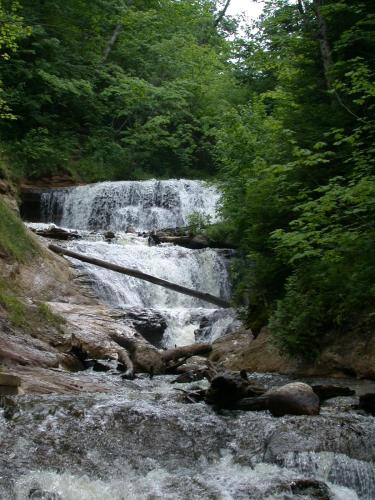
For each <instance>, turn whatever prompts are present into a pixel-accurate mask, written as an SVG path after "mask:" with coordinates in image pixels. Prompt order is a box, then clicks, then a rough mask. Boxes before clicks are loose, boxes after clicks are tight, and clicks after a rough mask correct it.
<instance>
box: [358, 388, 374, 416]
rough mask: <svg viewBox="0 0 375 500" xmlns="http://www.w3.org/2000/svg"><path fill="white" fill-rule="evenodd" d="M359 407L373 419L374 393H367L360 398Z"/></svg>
mask: <svg viewBox="0 0 375 500" xmlns="http://www.w3.org/2000/svg"><path fill="white" fill-rule="evenodd" d="M359 407H360V408H361V410H365V412H367V413H370V414H371V415H373V416H374V417H375V392H368V393H367V394H363V395H362V396H360V397H359Z"/></svg>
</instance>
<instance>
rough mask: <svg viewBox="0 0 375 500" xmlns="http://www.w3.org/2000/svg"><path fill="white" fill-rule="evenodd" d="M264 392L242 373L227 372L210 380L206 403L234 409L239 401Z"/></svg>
mask: <svg viewBox="0 0 375 500" xmlns="http://www.w3.org/2000/svg"><path fill="white" fill-rule="evenodd" d="M265 392H266V390H265V389H264V388H263V387H260V386H258V385H256V384H254V383H252V382H250V381H249V380H248V379H247V377H246V376H245V374H244V373H243V372H242V374H241V373H230V372H227V373H223V374H221V375H218V376H216V377H214V378H213V379H212V381H211V386H210V387H209V389H208V391H207V395H206V403H208V404H211V405H214V406H216V407H218V408H226V409H234V408H236V407H237V403H238V401H240V400H241V399H243V398H249V397H251V396H259V395H260V394H263V393H265Z"/></svg>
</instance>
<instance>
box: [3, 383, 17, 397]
mask: <svg viewBox="0 0 375 500" xmlns="http://www.w3.org/2000/svg"><path fill="white" fill-rule="evenodd" d="M19 393H20V391H19V388H18V387H14V386H11V385H0V396H15V395H16V394H19Z"/></svg>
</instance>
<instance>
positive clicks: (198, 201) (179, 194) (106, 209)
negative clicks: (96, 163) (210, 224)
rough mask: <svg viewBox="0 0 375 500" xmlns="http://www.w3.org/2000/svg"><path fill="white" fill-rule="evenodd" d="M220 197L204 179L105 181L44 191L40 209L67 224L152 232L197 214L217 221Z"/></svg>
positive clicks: (47, 219)
mask: <svg viewBox="0 0 375 500" xmlns="http://www.w3.org/2000/svg"><path fill="white" fill-rule="evenodd" d="M219 196H220V195H219V193H218V191H217V190H216V189H215V188H213V187H210V186H209V185H207V184H206V183H204V182H202V181H192V180H184V179H182V180H176V179H172V180H165V181H157V180H149V181H121V182H101V183H98V184H90V185H87V186H78V187H74V188H69V189H59V190H54V191H48V192H46V193H43V194H42V198H41V211H42V218H43V221H45V222H56V223H58V224H60V225H61V226H64V227H71V228H79V229H113V230H116V231H120V230H122V231H126V230H128V229H129V228H130V227H132V228H134V229H136V230H138V231H149V230H152V229H163V228H169V227H171V228H172V227H173V228H174V227H180V226H184V225H186V224H187V223H188V217H189V215H191V214H193V213H199V214H204V215H207V216H210V217H211V220H215V218H216V206H217V203H218V200H219Z"/></svg>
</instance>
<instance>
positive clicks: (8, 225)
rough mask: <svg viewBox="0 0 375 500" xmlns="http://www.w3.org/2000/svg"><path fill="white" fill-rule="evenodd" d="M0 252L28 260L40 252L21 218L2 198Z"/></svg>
mask: <svg viewBox="0 0 375 500" xmlns="http://www.w3.org/2000/svg"><path fill="white" fill-rule="evenodd" d="M0 253H2V254H5V255H6V256H7V257H10V258H12V259H14V260H17V261H18V262H26V261H27V260H28V259H30V258H32V257H33V256H34V255H36V254H37V253H38V246H37V244H36V243H35V242H34V240H33V239H32V238H31V237H30V235H29V234H28V233H27V230H26V228H25V226H24V224H23V222H22V221H21V219H20V218H19V217H18V216H17V214H15V213H14V212H13V211H12V210H11V209H10V208H9V207H8V206H7V205H6V204H5V203H4V201H2V200H1V199H0Z"/></svg>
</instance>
